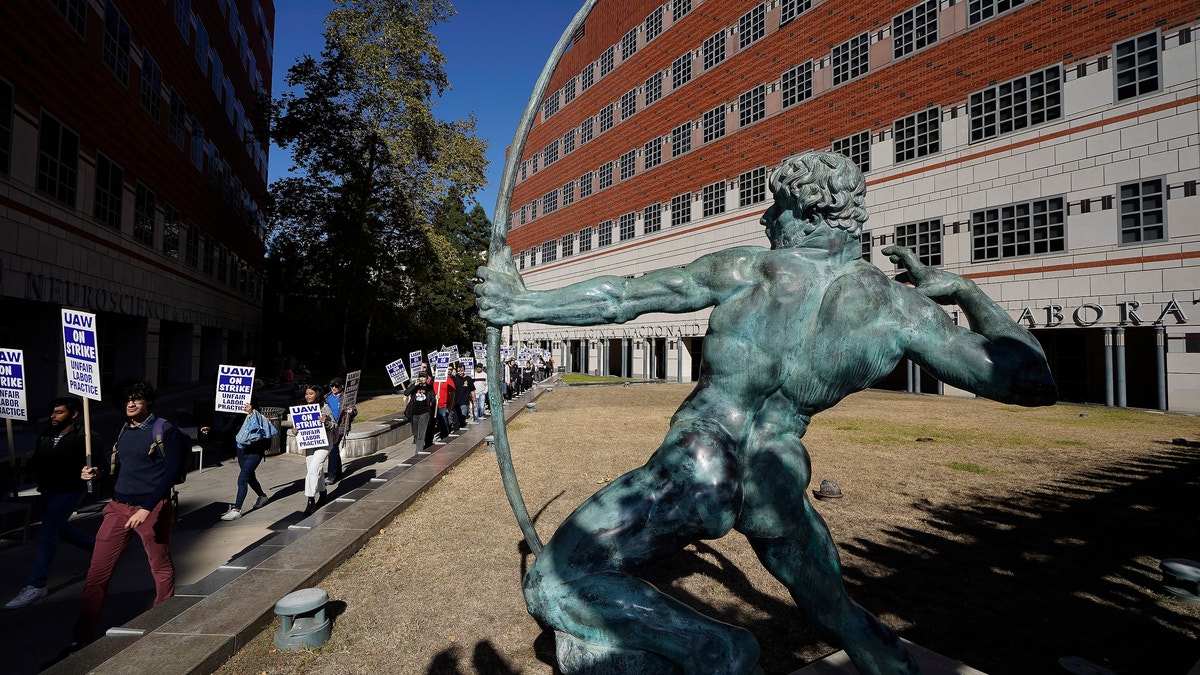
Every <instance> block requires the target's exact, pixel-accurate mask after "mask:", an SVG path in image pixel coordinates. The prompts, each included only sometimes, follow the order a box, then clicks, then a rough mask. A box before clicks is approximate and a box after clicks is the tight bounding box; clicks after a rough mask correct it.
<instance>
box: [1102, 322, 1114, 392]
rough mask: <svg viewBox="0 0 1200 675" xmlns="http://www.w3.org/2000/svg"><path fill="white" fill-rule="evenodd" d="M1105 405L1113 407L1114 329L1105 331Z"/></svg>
mask: <svg viewBox="0 0 1200 675" xmlns="http://www.w3.org/2000/svg"><path fill="white" fill-rule="evenodd" d="M1104 405H1106V406H1108V407H1110V408H1111V407H1112V406H1113V329H1111V328H1105V329H1104Z"/></svg>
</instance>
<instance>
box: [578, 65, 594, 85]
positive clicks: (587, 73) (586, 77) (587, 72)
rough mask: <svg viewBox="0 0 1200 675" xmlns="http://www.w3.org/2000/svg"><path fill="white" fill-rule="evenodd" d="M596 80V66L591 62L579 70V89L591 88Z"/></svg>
mask: <svg viewBox="0 0 1200 675" xmlns="http://www.w3.org/2000/svg"><path fill="white" fill-rule="evenodd" d="M595 81H596V66H595V64H592V63H589V64H587V65H586V66H584V67H583V70H581V71H579V91H580V92H584V91H587V90H588V89H591V87H592V85H593V84H594V83H595Z"/></svg>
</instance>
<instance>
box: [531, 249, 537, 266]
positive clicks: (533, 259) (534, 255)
mask: <svg viewBox="0 0 1200 675" xmlns="http://www.w3.org/2000/svg"><path fill="white" fill-rule="evenodd" d="M537 254H538V247H537V246H534V247H533V248H531V249H529V266H530V267H534V266H536V265H537V260H538V257H537Z"/></svg>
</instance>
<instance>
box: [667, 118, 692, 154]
mask: <svg viewBox="0 0 1200 675" xmlns="http://www.w3.org/2000/svg"><path fill="white" fill-rule="evenodd" d="M691 149H692V123H691V122H684V123H683V124H680V125H679V126H677V127H675V128H674V129H672V130H671V156H672V157H678V156H680V155H682V154H683V153H685V152H689V151H690V150H691Z"/></svg>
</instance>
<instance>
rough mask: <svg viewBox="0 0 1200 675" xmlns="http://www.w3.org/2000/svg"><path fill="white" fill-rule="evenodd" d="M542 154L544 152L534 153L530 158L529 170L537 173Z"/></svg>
mask: <svg viewBox="0 0 1200 675" xmlns="http://www.w3.org/2000/svg"><path fill="white" fill-rule="evenodd" d="M541 156H542V153H540V152H535V153H533V156H532V157H530V158H529V171H530V172H532V173H535V174H536V173H537V172H538V160H539V159H540V158H541Z"/></svg>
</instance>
